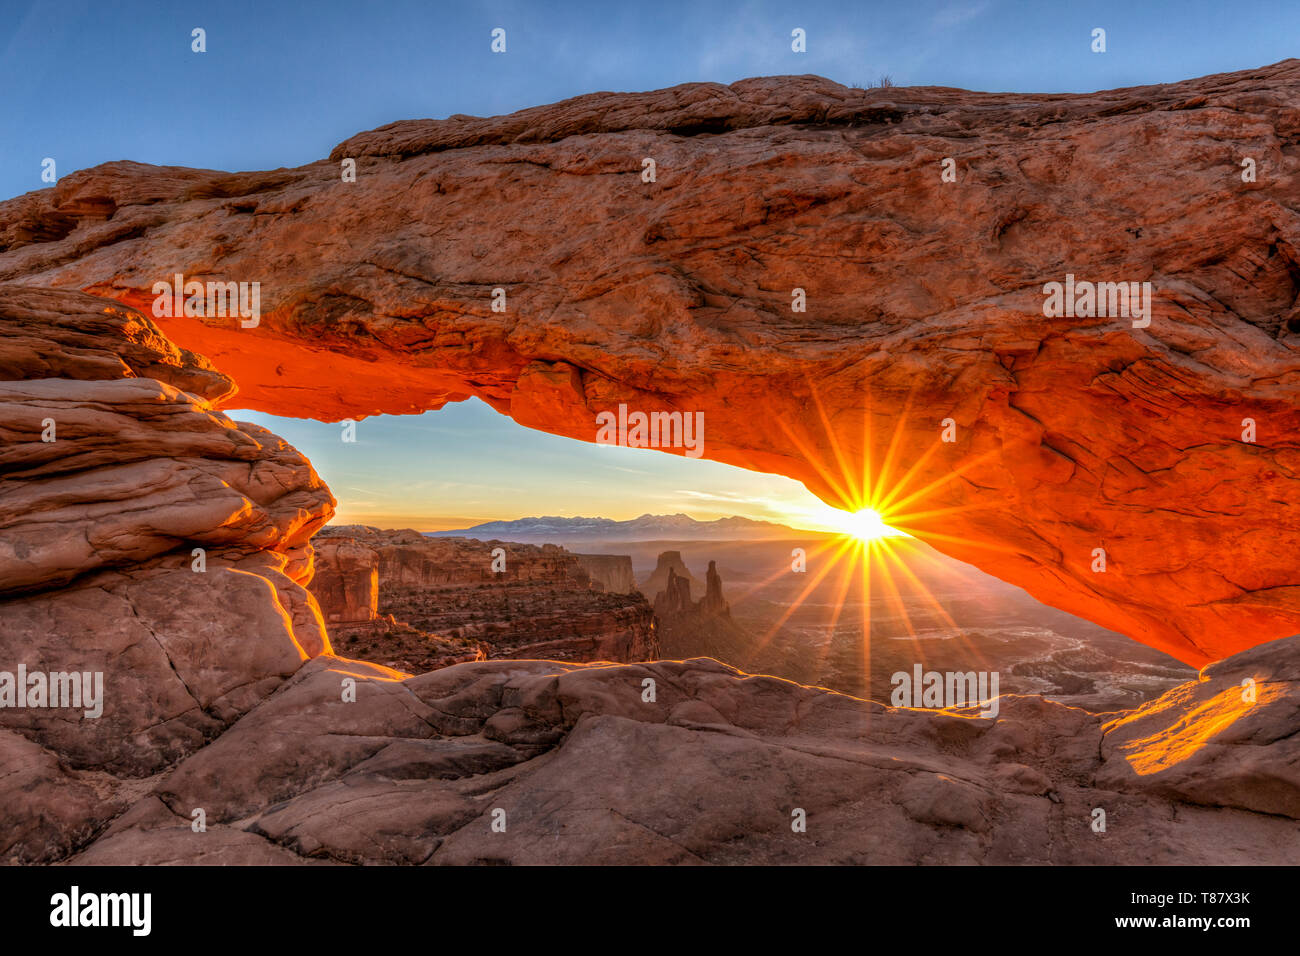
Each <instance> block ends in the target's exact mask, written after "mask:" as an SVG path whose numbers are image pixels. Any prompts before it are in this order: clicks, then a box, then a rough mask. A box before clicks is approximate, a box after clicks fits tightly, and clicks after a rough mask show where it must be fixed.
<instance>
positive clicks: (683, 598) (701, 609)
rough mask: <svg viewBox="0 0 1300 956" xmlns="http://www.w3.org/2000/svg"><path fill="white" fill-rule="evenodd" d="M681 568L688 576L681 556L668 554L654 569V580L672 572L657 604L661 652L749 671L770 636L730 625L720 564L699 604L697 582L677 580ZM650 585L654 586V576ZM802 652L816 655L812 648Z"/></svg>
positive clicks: (708, 577)
mask: <svg viewBox="0 0 1300 956" xmlns="http://www.w3.org/2000/svg"><path fill="white" fill-rule="evenodd" d="M678 567H681V569H682V570H683V571H685V565H682V564H681V554H680V553H679V552H677V551H666V552H664V553H663V554H661V555H660V556H659V564H658V566H657V567H656V568H655V574H658V573H659V571H660V570H661V569H663V568H666V569H667V571H668V577H667V579H666V580H665V583H664V588H663V590H662V591H660V592H658V593H657V594H656V595H655V599H654V609H655V630H656V632H657V633H658V636H659V650H660V652H661V653H662V654H663V656H664V657H667V658H672V659H683V658H688V657H711V658H715V659H717V660H719V661H723V662H725V663H727V664H730V665H732V666H736V667H741V668H751V667H752V662H753V661H755V660H756V655H757V654H758V653H759V652H761V651H762V650H763V649H765V648H766V647H767V643H768V642H767V639H766V638H770V636H771V635H770V633H768V634H767V635H764V636H762V637H760V635H759V634H757V633H755V634H751V633H750V632H749V631H747V630H746V629H745V628H744V627H742V626H741V625H740V624H739V623H737V622H736V621H734V620H732V617H731V608H730V606H729V605H728V604H727V601H726V599H725V598H724V597H723V596H722V575H720V574H719V573H718V567H717V562H715V561H710V562H709V570H708V573H707V575H706V577H705V591H704V595H703V596H702V597H701V598H700V599H699V600H698V601H696V600H692V598H691V581H692V580H693V579H691V578H689V577H681V576H679V575H678V573H677V570H678ZM686 573H687V574H689V573H690V572H689V571H687V572H686ZM650 580H651V582H653V580H654V576H652V577H651V579H650ZM804 650H805V652H807V653H814V651H813V650H812V649H811V648H807V647H805V648H804ZM780 670H781V669H780V668H779V667H778V668H776V669H773V670H769V671H766V672H765V673H780Z"/></svg>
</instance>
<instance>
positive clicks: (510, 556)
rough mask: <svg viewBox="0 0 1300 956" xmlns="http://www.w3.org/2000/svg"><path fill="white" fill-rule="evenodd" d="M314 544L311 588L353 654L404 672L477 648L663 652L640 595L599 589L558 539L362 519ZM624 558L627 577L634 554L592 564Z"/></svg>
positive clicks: (644, 655)
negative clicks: (424, 530)
mask: <svg viewBox="0 0 1300 956" xmlns="http://www.w3.org/2000/svg"><path fill="white" fill-rule="evenodd" d="M316 541H317V542H319V548H320V553H319V555H318V569H317V576H316V578H315V580H314V581H313V582H312V585H311V589H312V592H313V593H314V594H315V595H316V597H317V599H318V600H319V601H320V604H321V608H322V610H323V612H324V614H325V619H326V621H328V622H331V625H332V626H331V633H333V634H334V635H335V639H336V642H337V643H339V644H340V645H341V647H343V648H344V649H346V650H347V652H348V653H349V654H355V655H357V656H359V657H365V658H366V659H367V660H376V661H379V662H381V663H385V664H388V665H389V666H392V667H397V668H399V669H401V670H406V671H410V672H411V673H421V672H423V671H426V670H431V669H433V667H434V666H445V665H446V664H448V663H455V662H456V661H455V660H453V658H456V657H459V658H460V659H474V656H475V655H478V656H481V657H493V658H519V657H540V658H546V659H551V660H563V661H617V662H623V663H627V662H630V661H641V660H648V659H652V658H655V657H658V656H659V645H658V642H657V640H656V635H655V630H654V612H653V610H652V609H651V607H650V604H649V603H648V602H647V601H646V599H645V598H644V597H642V596H641V594H640V593H639V592H636V591H633V592H632V593H619V592H617V591H612V590H609V591H607V590H606V589H604V587H603V586H602V585H600V584H598V583H596V582H594V581H593V580H592V578H591V573H590V571H589V570H588V562H587V561H585V560H584V559H583V558H584V556H582V555H577V554H574V553H572V552H570V551H567V550H566V549H564V548H561V547H558V546H556V545H553V544H546V545H534V544H517V543H513V542H505V541H478V540H475V539H473V538H430V537H427V536H425V535H422V534H420V533H419V532H418V531H412V530H410V529H405V530H386V529H380V528H370V527H365V526H360V525H338V526H331V527H329V528H326V529H325V530H324V531H323V532H322V533H321V534H319V535H318V536H317V537H316ZM498 549H499V553H498ZM596 557H598V558H603V557H604V556H603V555H597V556H596ZM624 565H625V566H626V568H625V569H626V572H627V575H628V577H629V578H630V576H631V567H632V563H631V559H630V558H627V557H622V558H621V560H615V561H611V562H604V561H602V562H599V563H598V565H597V567H598V568H600V569H604V570H608V569H610V568H613V569H615V570H619V569H623V568H624ZM494 568H499V569H500V570H494ZM335 622H337V624H335ZM344 630H346V631H347V636H346V637H343V636H342V633H343V631H344ZM467 649H468V650H470V651H472V653H471V654H470V656H468V657H467V656H466V654H467ZM480 651H481V655H480V654H479V652H480Z"/></svg>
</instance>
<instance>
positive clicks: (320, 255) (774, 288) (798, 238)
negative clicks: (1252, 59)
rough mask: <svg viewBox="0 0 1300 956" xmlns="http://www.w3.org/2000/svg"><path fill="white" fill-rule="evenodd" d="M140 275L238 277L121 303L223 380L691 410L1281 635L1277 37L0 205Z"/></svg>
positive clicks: (52, 273) (498, 128)
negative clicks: (1069, 68)
mask: <svg viewBox="0 0 1300 956" xmlns="http://www.w3.org/2000/svg"><path fill="white" fill-rule="evenodd" d="M346 158H353V159H355V160H356V161H357V177H356V181H355V182H345V181H343V180H342V178H341V175H340V164H341V161H342V160H343V159H346ZM646 158H649V159H653V160H654V163H655V170H656V175H655V177H654V178H653V180H652V181H645V180H643V178H642V171H643V168H645V167H644V165H643V160H644V159H646ZM1248 160H1249V163H1247V161H1248ZM1247 165H1249V166H1250V167H1251V170H1253V172H1252V175H1249V176H1248V175H1246V169H1245V167H1246V166H1247ZM177 274H181V275H183V276H185V277H187V278H198V279H200V280H205V279H206V280H212V281H234V282H253V281H257V282H260V283H261V285H260V289H261V292H260V295H261V307H262V311H261V315H260V317H259V321H258V322H257V324H256V325H255V326H254V327H244V324H243V323H242V322H241V321H240V319H238V318H232V317H224V318H223V317H204V316H175V317H162V318H159V319H158V320H157V321H158V322H159V323H160V326H161V327H162V328H163V329H165V331H166V332H167V334H168V335H170V336H171V337H172V338H173V339H174V340H175V341H176V342H178V343H180V344H181V345H183V346H186V347H189V348H194V349H197V350H199V351H202V352H203V353H204V354H206V355H208V356H209V357H210V358H211V359H212V360H213V361H214V362H215V363H216V364H217V366H218V367H220V368H221V369H222V370H223V371H225V372H226V373H228V374H230V375H232V376H233V377H234V378H235V380H236V381H238V382H239V385H240V388H241V393H240V398H239V401H240V402H241V403H242V404H244V405H245V406H249V407H253V408H257V409H260V410H263V411H267V412H272V413H278V414H285V415H302V416H310V417H317V418H320V419H324V420H336V419H340V418H343V417H354V418H355V417H361V416H365V415H373V414H377V413H381V412H387V413H414V412H420V411H423V410H425V409H431V408H438V407H440V406H442V405H443V404H444V403H446V402H450V401H459V400H462V399H464V398H466V397H468V396H471V395H475V396H478V397H480V398H482V399H483V400H484V401H486V402H488V403H489V404H490V405H492V406H493V407H494V408H496V409H497V410H499V411H501V412H502V413H505V414H508V415H511V416H512V417H513V418H514V419H515V420H517V421H518V422H520V423H522V424H524V425H527V426H530V427H534V428H540V429H544V430H547V431H552V432H555V433H557V434H562V435H567V436H570V437H573V438H579V439H582V440H586V441H592V440H594V438H595V435H596V416H597V414H598V413H600V412H604V411H616V410H617V408H618V406H619V405H620V404H626V405H627V406H628V407H629V408H631V409H632V410H634V411H643V412H652V411H664V412H683V413H701V414H702V415H703V422H704V423H705V425H704V433H703V454H704V456H705V457H708V458H711V459H714V460H718V461H724V462H730V463H733V464H738V465H741V466H744V467H748V468H753V469H757V470H762V471H768V472H775V473H779V474H783V475H788V476H791V477H793V478H796V479H798V480H800V481H803V482H804V483H805V484H806V485H807V486H808V487H809V488H810V489H812V491H813V492H815V493H816V494H818V495H820V496H821V497H822V498H823V499H824V500H825V501H827V502H829V503H831V504H834V505H836V506H840V507H845V508H849V509H854V508H858V507H862V506H864V505H871V506H874V507H876V508H877V509H878V510H881V511H883V512H885V514H886V517H887V518H888V519H889V520H890V521H891V522H892V523H893V524H895V525H896V526H898V527H902V528H904V529H905V530H907V531H909V532H911V533H913V534H916V535H918V536H920V537H922V538H924V540H926V541H927V542H929V543H931V544H933V545H934V546H935V547H936V548H938V549H940V550H942V551H945V552H946V553H948V554H950V555H953V556H955V557H957V558H960V559H962V560H965V561H969V562H971V563H973V564H975V565H977V566H979V567H980V568H983V569H984V570H986V571H989V572H990V573H993V574H995V575H997V576H999V577H1001V578H1003V579H1005V580H1008V581H1011V582H1014V583H1016V584H1018V585H1021V586H1023V587H1024V588H1026V589H1027V590H1029V591H1030V592H1031V593H1033V594H1034V595H1035V596H1037V597H1038V598H1040V599H1041V600H1043V601H1046V602H1048V603H1051V604H1054V605H1056V606H1058V607H1060V608H1063V609H1065V610H1068V611H1070V612H1072V613H1075V614H1079V615H1082V616H1084V617H1087V618H1089V619H1091V620H1093V621H1096V622H1098V623H1100V624H1102V625H1104V626H1106V627H1108V628H1111V629H1114V630H1118V631H1121V632H1123V633H1126V634H1129V635H1131V636H1133V637H1134V638H1136V639H1138V640H1141V641H1144V642H1147V643H1149V644H1150V645H1152V646H1153V647H1157V648H1160V649H1162V650H1164V651H1167V652H1168V653H1170V654H1173V655H1174V656H1176V657H1179V658H1180V659H1182V660H1184V661H1187V662H1189V663H1193V664H1197V665H1200V664H1203V663H1205V662H1207V661H1212V660H1215V659H1218V658H1220V657H1223V656H1225V655H1227V654H1230V653H1232V652H1234V651H1236V650H1240V649H1242V648H1245V647H1249V646H1251V645H1252V644H1255V643H1259V642H1263V641H1267V640H1269V639H1271V638H1275V637H1279V636H1282V635H1286V634H1291V633H1294V632H1295V631H1297V630H1300V566H1298V565H1297V563H1296V562H1295V560H1294V555H1295V554H1297V553H1300V519H1297V514H1300V511H1298V510H1297V508H1296V504H1297V502H1300V400H1298V399H1300V396H1298V395H1297V389H1298V388H1300V312H1298V311H1297V308H1298V305H1297V303H1298V301H1300V62H1297V61H1295V60H1287V61H1285V62H1283V63H1279V64H1276V65H1274V66H1270V67H1265V68H1262V69H1258V70H1251V71H1246V72H1241V73H1233V74H1224V75H1220V76H1211V77H1205V78H1202V79H1197V80H1189V81H1186V82H1181V83H1173V84H1165V85H1160V86H1151V87H1141V88H1133V89H1122V90H1110V91H1103V92H1098V93H1090V94H1080V95H1073V94H1071V95H1065V94H1041V95H1028V94H1019V93H1017V94H996V93H975V92H967V91H961V90H953V89H942V88H910V89H907V88H891V89H873V90H857V89H848V88H845V87H842V86H839V85H838V84H835V83H832V82H830V81H828V80H824V79H821V78H818V77H813V76H801V77H769V78H759V79H750V80H742V81H740V82H737V83H733V84H731V85H730V86H722V85H718V84H712V83H697V84H687V85H684V86H680V87H675V88H672V89H668V90H659V91H654V92H649V93H596V94H591V95H588V96H581V97H577V98H575V99H572V100H568V101H565V102H562V103H557V104H553V105H550V106H539V107H536V108H533V109H529V110H524V111H522V112H520V113H516V114H512V115H510V116H504V117H496V118H491V119H482V118H476V117H467V116H454V117H451V118H449V119H445V120H411V121H404V122H397V123H391V124H389V125H387V126H384V127H381V128H379V129H376V130H373V131H371V132H367V133H361V134H359V135H357V136H354V137H352V138H351V139H349V140H347V141H345V142H343V143H341V144H340V145H339V146H338V147H337V148H336V149H335V150H334V152H333V154H332V155H331V157H330V158H329V159H328V160H324V159H323V160H321V161H319V162H315V163H311V164H308V165H306V166H302V167H299V168H296V169H280V170H275V171H271V172H249V173H224V172H217V171H213V170H201V169H183V168H176V167H152V166H146V165H142V164H139V163H133V162H115V163H108V164H105V165H103V166H99V167H96V168H94V169H88V170H82V171H79V172H76V173H73V174H71V175H69V176H65V177H63V178H62V179H60V180H59V181H58V183H57V184H56V185H55V186H53V187H52V188H48V189H43V190H40V191H37V192H33V193H30V194H28V195H26V196H22V197H18V198H16V199H12V200H9V201H7V202H4V203H0V280H11V281H16V280H21V281H23V282H26V283H30V284H34V285H41V286H46V287H57V288H63V289H78V290H84V291H89V292H93V293H95V294H96V295H99V296H103V297H106V298H112V299H117V300H119V301H121V302H124V303H128V304H134V305H137V306H141V307H143V308H144V309H149V308H150V307H151V306H152V304H153V303H154V300H155V297H156V296H155V292H154V286H155V283H158V282H160V281H164V280H165V281H169V282H170V281H172V277H173V276H174V275H177ZM1067 276H1072V277H1077V278H1078V279H1079V280H1080V281H1081V282H1126V283H1127V282H1134V283H1142V282H1149V283H1151V289H1152V296H1151V302H1150V314H1149V320H1150V321H1149V324H1143V323H1142V322H1141V321H1139V322H1138V323H1136V324H1135V322H1134V321H1132V320H1131V317H1128V316H1124V315H1115V314H1108V315H1089V314H1088V310H1085V309H1082V308H1081V309H1080V311H1079V316H1080V317H1076V318H1063V317H1047V316H1046V315H1045V312H1044V309H1045V302H1046V296H1045V291H1046V286H1047V284H1048V283H1051V282H1065V281H1067ZM498 288H499V289H502V290H504V291H505V294H506V296H507V299H506V303H507V304H506V311H505V312H496V311H493V309H492V301H493V290H494V289H498ZM801 309H802V311H801ZM1094 311H1095V310H1094ZM945 438H948V439H951V440H944V439H945ZM670 450H671V451H675V452H678V453H681V452H683V451H685V449H684V448H676V449H670ZM1102 558H1104V564H1103V563H1100V561H1101V559H1102ZM1101 568H1104V570H1100V569H1101Z"/></svg>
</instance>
